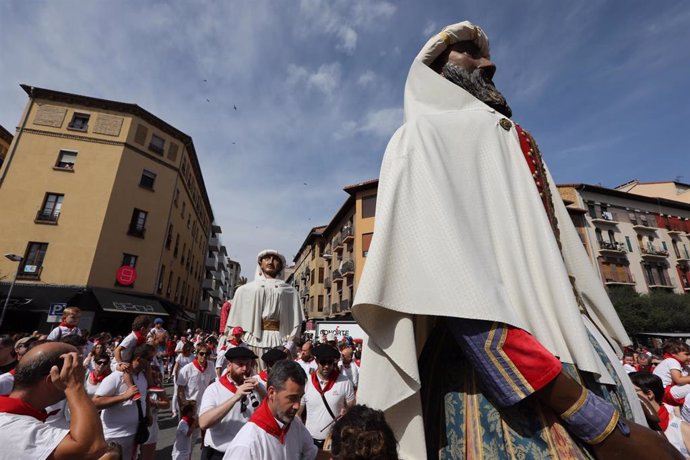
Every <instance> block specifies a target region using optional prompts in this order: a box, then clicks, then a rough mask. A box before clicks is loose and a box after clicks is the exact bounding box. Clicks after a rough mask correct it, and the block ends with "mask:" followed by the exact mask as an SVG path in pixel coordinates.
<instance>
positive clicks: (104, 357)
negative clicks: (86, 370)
mask: <svg viewBox="0 0 690 460" xmlns="http://www.w3.org/2000/svg"><path fill="white" fill-rule="evenodd" d="M93 360H94V362H96V363H97V362H98V361H107V362H110V356H108V353H101V354H99V355H97V356H94V357H93Z"/></svg>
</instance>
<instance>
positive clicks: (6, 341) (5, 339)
mask: <svg viewBox="0 0 690 460" xmlns="http://www.w3.org/2000/svg"><path fill="white" fill-rule="evenodd" d="M0 347H12V349H14V339H13V338H12V336H11V335H9V334H2V335H0Z"/></svg>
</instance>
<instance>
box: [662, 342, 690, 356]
mask: <svg viewBox="0 0 690 460" xmlns="http://www.w3.org/2000/svg"><path fill="white" fill-rule="evenodd" d="M681 351H687V352H690V346H688V344H687V343H685V342H681V341H680V340H668V341H666V342H664V353H668V354H670V355H675V354H677V353H680V352H681Z"/></svg>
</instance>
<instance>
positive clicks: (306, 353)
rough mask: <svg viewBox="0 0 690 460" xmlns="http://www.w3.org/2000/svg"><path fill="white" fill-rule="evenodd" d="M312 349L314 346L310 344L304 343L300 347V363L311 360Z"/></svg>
mask: <svg viewBox="0 0 690 460" xmlns="http://www.w3.org/2000/svg"><path fill="white" fill-rule="evenodd" d="M312 348H314V344H312V343H311V342H304V345H302V361H309V360H311V357H312V355H311V349H312Z"/></svg>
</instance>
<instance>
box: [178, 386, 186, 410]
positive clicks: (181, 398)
mask: <svg viewBox="0 0 690 460" xmlns="http://www.w3.org/2000/svg"><path fill="white" fill-rule="evenodd" d="M186 392H187V386H186V385H177V404H178V406H179V407H182V405H183V404H184V403H186V402H187V398H185V394H186Z"/></svg>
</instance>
